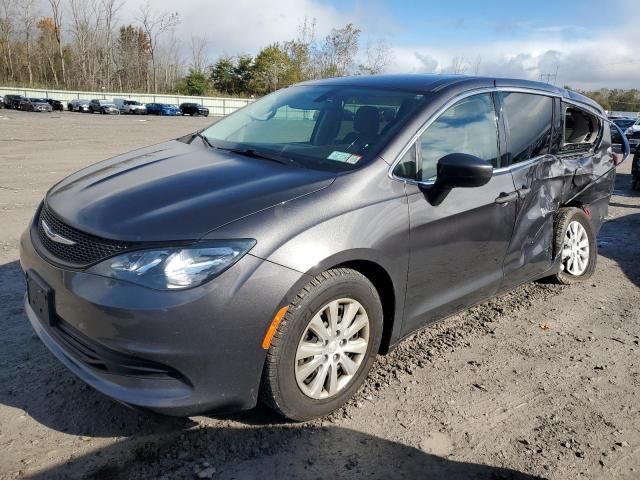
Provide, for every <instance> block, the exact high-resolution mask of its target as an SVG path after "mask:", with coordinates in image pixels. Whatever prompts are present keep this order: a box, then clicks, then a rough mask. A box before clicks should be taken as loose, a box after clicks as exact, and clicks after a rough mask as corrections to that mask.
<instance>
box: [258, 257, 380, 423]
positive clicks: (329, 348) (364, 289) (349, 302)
mask: <svg viewBox="0 0 640 480" xmlns="http://www.w3.org/2000/svg"><path fill="white" fill-rule="evenodd" d="M381 335H382V305H381V303H380V297H379V296H378V292H377V291H376V289H375V287H374V286H373V285H372V284H371V282H369V280H368V279H367V278H366V277H364V276H363V275H362V274H360V273H359V272H357V271H355V270H351V269H346V268H338V269H332V270H328V271H326V272H324V273H322V274H320V275H318V276H317V277H316V278H314V279H313V280H312V281H311V282H310V283H309V284H308V285H307V286H306V287H305V288H303V289H302V291H301V292H300V293H299V294H298V295H297V296H296V298H295V299H294V300H293V302H292V303H291V304H290V305H289V307H288V310H287V313H286V314H285V316H284V318H283V319H282V321H281V323H280V325H279V326H278V328H277V330H276V333H275V335H274V337H273V340H272V342H271V345H270V347H269V352H268V354H267V360H266V363H265V368H264V372H263V376H262V388H261V392H260V396H261V399H262V401H263V402H264V403H266V404H267V405H269V406H270V407H271V408H273V409H274V410H275V411H277V412H278V413H280V414H281V415H283V416H285V417H287V418H290V419H292V420H308V419H311V418H316V417H320V416H322V415H326V414H328V413H330V412H331V411H333V410H335V409H336V408H339V407H340V406H342V405H344V404H345V403H346V402H347V401H348V400H349V399H350V398H351V397H352V396H353V395H354V393H355V392H356V391H357V389H358V388H359V387H360V386H361V385H362V383H363V382H364V379H365V378H366V376H367V373H368V372H369V369H370V368H371V365H372V364H373V362H374V360H375V356H376V353H377V352H378V348H379V346H380V338H381Z"/></svg>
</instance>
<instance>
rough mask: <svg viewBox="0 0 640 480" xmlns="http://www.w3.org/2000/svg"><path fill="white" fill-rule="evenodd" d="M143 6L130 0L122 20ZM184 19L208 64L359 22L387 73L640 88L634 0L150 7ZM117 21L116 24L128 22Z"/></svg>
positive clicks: (156, 2) (306, 1)
mask: <svg viewBox="0 0 640 480" xmlns="http://www.w3.org/2000/svg"><path fill="white" fill-rule="evenodd" d="M145 1H146V0H124V7H123V9H122V11H121V13H120V16H121V17H125V18H126V17H127V16H130V15H135V13H136V12H137V10H138V8H139V5H141V4H142V3H144V2H145ZM150 1H151V4H152V6H153V7H154V8H155V9H157V10H158V11H161V10H168V11H177V12H178V13H179V16H180V19H181V23H180V25H179V27H178V34H179V35H178V36H179V38H181V39H183V44H184V46H183V48H187V46H188V44H189V43H190V36H191V34H192V33H193V34H195V35H199V36H202V35H206V38H207V46H208V48H207V51H208V56H209V60H210V61H213V60H215V59H216V58H217V57H218V56H219V55H221V54H228V55H237V54H239V53H249V54H256V53H257V52H258V51H259V50H260V48H262V47H264V46H266V45H268V44H270V43H273V42H281V41H286V40H289V39H292V38H295V37H296V35H297V31H298V26H299V25H300V24H301V22H302V21H303V20H304V19H305V17H306V18H309V19H312V18H313V19H315V20H316V36H317V37H319V38H322V37H324V36H325V35H326V34H327V33H328V32H329V31H330V30H331V29H332V28H338V27H341V26H343V25H345V24H347V23H354V24H355V25H357V26H358V27H359V28H360V29H361V30H362V36H361V42H360V43H361V47H362V48H361V51H364V50H365V47H366V45H367V44H368V43H375V42H377V41H379V40H382V41H384V42H385V43H386V44H387V45H388V46H389V48H390V50H389V53H390V55H389V57H390V64H389V65H388V67H387V71H389V72H390V73H396V72H404V73H427V72H428V73H433V72H450V71H451V69H452V63H453V59H457V60H458V61H459V62H462V63H463V64H464V65H466V73H467V74H476V73H478V74H480V75H489V76H509V77H517V78H527V79H532V80H539V79H540V78H541V74H542V75H543V76H545V75H547V74H551V75H556V74H557V77H556V78H555V79H554V78H553V77H551V78H550V80H551V81H552V83H555V84H557V85H560V86H564V85H569V86H571V87H572V88H579V89H596V88H601V87H608V88H640V53H639V52H640V48H639V47H638V46H639V45H640V4H639V2H638V0H609V1H607V2H602V1H595V0H581V1H576V0H553V1H552V0H537V1H535V2H530V1H527V2H524V1H518V0H511V1H506V0H484V1H482V2H480V1H461V0H446V1H442V0H440V1H433V0H421V1H391V0H370V1H366V0H268V1H266V0H233V1H228V0H179V1H176V0H150ZM125 18H121V19H120V20H121V21H122V20H125Z"/></svg>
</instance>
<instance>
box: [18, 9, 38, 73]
mask: <svg viewBox="0 0 640 480" xmlns="http://www.w3.org/2000/svg"><path fill="white" fill-rule="evenodd" d="M35 3H36V2H35V0H21V1H20V2H18V5H19V7H20V8H19V10H18V15H19V16H20V23H21V24H22V33H23V34H24V44H25V63H26V65H27V71H28V72H29V85H33V67H32V64H31V47H32V43H33V29H34V27H35V25H36V17H37V15H36V5H35Z"/></svg>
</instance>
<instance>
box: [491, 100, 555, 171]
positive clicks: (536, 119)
mask: <svg viewBox="0 0 640 480" xmlns="http://www.w3.org/2000/svg"><path fill="white" fill-rule="evenodd" d="M502 98H503V105H502V115H503V117H504V121H505V126H506V128H507V131H508V132H509V141H510V153H511V161H512V163H518V162H524V161H526V160H529V159H531V158H535V157H538V156H540V155H545V154H547V153H549V146H550V144H551V124H552V118H553V100H552V99H551V97H545V96H543V95H535V94H529V93H505V94H503V97H502Z"/></svg>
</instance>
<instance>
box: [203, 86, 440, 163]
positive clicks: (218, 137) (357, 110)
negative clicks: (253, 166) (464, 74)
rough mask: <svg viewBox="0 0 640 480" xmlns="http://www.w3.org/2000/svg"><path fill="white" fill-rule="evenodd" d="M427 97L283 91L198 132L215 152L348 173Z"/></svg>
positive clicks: (352, 90) (349, 89)
mask: <svg viewBox="0 0 640 480" xmlns="http://www.w3.org/2000/svg"><path fill="white" fill-rule="evenodd" d="M428 96H429V95H428V94H424V93H419V92H411V91H398V90H392V89H374V88H366V87H353V86H328V85H303V86H298V87H289V88H286V89H283V90H280V91H278V92H275V93H272V94H271V95H268V96H266V97H264V98H262V99H260V100H258V101H256V102H255V103H252V104H250V105H248V106H247V107H245V108H243V109H241V110H238V111H237V112H235V113H233V114H231V115H229V116H228V117H225V118H224V119H222V120H220V121H219V122H218V123H216V124H214V125H212V126H211V127H209V128H208V129H206V130H205V131H204V132H202V133H203V135H205V136H206V137H207V138H208V140H209V141H210V142H211V143H212V144H213V145H214V146H218V147H221V148H231V149H241V150H247V149H250V150H255V151H256V152H260V151H261V152H264V153H269V154H272V155H274V154H275V155H279V156H282V157H288V158H291V159H292V160H294V161H295V162H296V163H297V164H301V165H303V166H308V167H309V168H319V169H326V170H348V169H352V168H354V167H355V166H356V165H357V164H358V163H361V162H363V161H364V160H365V159H366V158H370V157H372V156H374V155H376V154H377V153H378V152H379V151H380V150H381V148H382V147H383V146H384V145H385V144H386V143H387V142H388V141H389V139H390V138H391V137H392V136H393V135H394V134H395V133H397V132H398V130H399V129H401V128H402V126H404V125H405V124H406V121H407V119H408V118H410V117H411V116H412V115H413V114H414V113H415V112H416V111H417V110H418V109H420V108H421V107H422V106H423V105H424V104H425V103H426V102H427V101H428V98H427V97H428Z"/></svg>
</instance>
